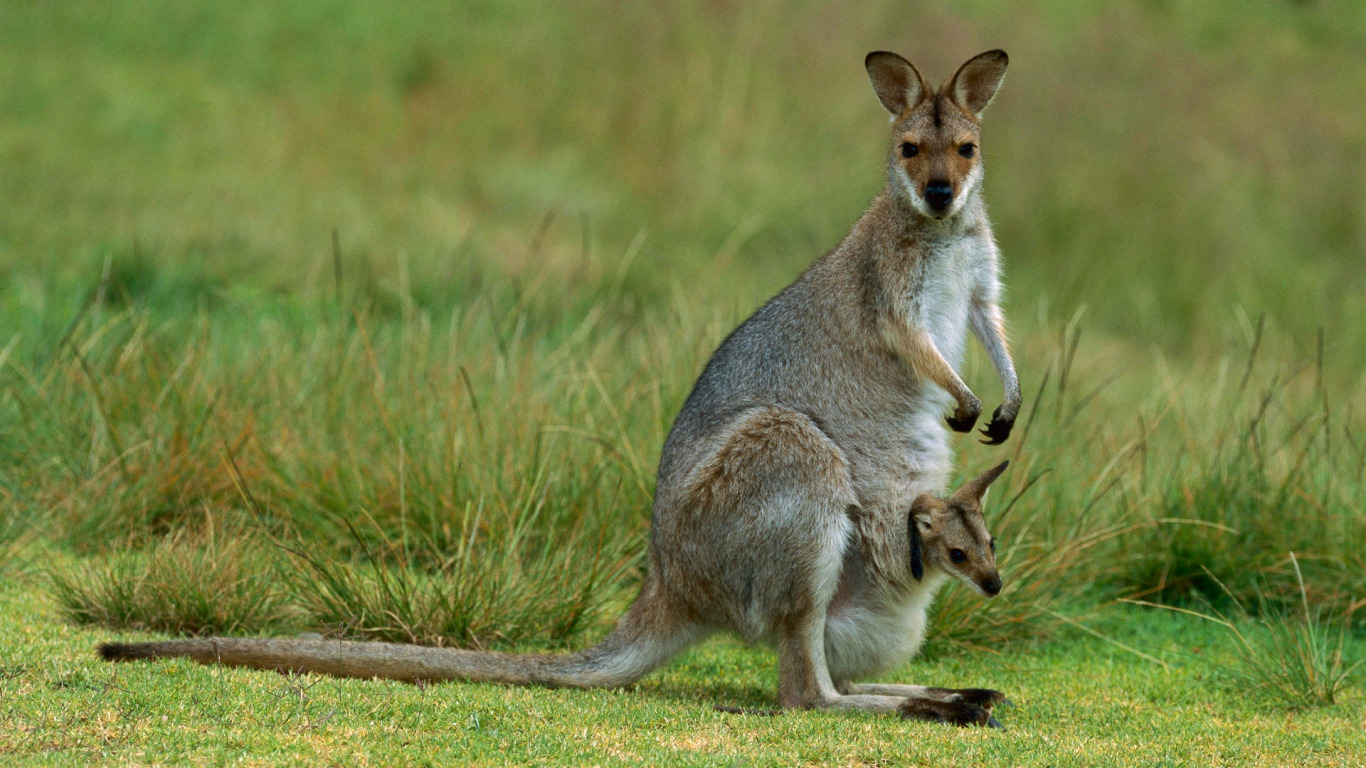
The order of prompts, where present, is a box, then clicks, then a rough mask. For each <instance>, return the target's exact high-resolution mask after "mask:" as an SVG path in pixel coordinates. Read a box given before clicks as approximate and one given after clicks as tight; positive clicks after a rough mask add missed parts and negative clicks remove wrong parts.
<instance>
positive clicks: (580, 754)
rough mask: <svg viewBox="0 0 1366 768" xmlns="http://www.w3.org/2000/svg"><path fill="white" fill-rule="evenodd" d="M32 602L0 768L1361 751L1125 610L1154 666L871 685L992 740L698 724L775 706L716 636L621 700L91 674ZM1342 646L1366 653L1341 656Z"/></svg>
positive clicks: (1115, 659)
mask: <svg viewBox="0 0 1366 768" xmlns="http://www.w3.org/2000/svg"><path fill="white" fill-rule="evenodd" d="M42 595H43V593H42V591H41V590H33V589H24V588H22V587H19V586H16V585H14V584H12V583H11V584H7V585H5V586H4V587H0V610H2V611H3V612H4V615H5V616H6V617H7V621H6V622H5V623H3V624H0V694H3V695H0V723H4V726H5V727H4V728H2V729H0V759H5V760H9V761H17V762H20V763H28V762H32V763H41V764H45V765H90V764H101V765H102V764H127V763H136V764H156V763H181V762H196V763H211V764H212V763H219V762H224V761H231V760H238V759H245V760H246V761H247V762H248V763H252V764H278V763H284V762H293V763H319V762H345V763H348V764H352V765H411V764H414V763H417V764H423V763H424V761H426V762H427V763H430V764H433V765H437V764H450V763H459V764H464V763H470V762H473V763H478V764H483V765H521V764H526V763H528V762H533V761H549V762H554V763H566V764H574V763H593V764H599V765H617V764H639V763H641V762H648V763H654V764H669V765H714V764H733V763H745V764H783V765H792V764H811V765H830V764H838V765H846V764H878V765H918V764H924V763H931V764H934V765H950V766H952V765H963V766H968V765H994V764H1009V765H1021V766H1026V765H1040V766H1042V765H1053V766H1088V767H1089V766H1110V765H1136V764H1137V765H1159V764H1164V765H1172V766H1221V765H1227V766H1283V765H1322V766H1351V765H1356V764H1358V761H1359V760H1360V756H1361V754H1362V753H1363V750H1366V735H1364V734H1363V731H1362V730H1361V728H1360V727H1359V725H1360V721H1361V719H1362V718H1363V717H1366V698H1363V695H1362V691H1361V689H1360V688H1356V689H1353V690H1351V691H1349V692H1348V693H1347V694H1346V695H1344V696H1342V697H1340V699H1339V701H1338V703H1337V704H1336V705H1335V706H1333V707H1330V708H1324V709H1313V710H1307V711H1303V712H1298V713H1292V714H1290V715H1286V714H1285V713H1284V712H1281V711H1279V710H1277V709H1275V708H1272V707H1268V706H1266V705H1265V704H1264V703H1262V702H1260V701H1259V700H1258V699H1257V698H1255V697H1248V696H1245V695H1243V694H1242V693H1240V692H1239V691H1236V690H1229V689H1228V688H1226V687H1223V686H1220V685H1216V684H1213V683H1212V682H1211V680H1209V679H1207V678H1205V677H1204V673H1205V671H1206V668H1205V666H1204V665H1203V663H1201V662H1199V661H1198V660H1197V659H1196V655H1201V654H1208V653H1217V652H1221V651H1222V650H1224V649H1225V648H1226V638H1225V637H1224V636H1223V635H1222V634H1221V633H1220V632H1218V631H1217V630H1216V629H1213V628H1212V627H1211V625H1209V624H1207V623H1206V622H1203V621H1199V620H1196V619H1191V618H1186V617H1180V616H1174V615H1170V614H1166V613H1163V612H1158V611H1152V610H1146V609H1139V608H1114V609H1110V610H1108V611H1106V612H1105V613H1104V614H1102V616H1103V618H1102V619H1100V620H1099V623H1098V624H1097V626H1100V627H1101V628H1103V629H1104V630H1106V632H1107V633H1108V634H1109V635H1111V636H1112V637H1113V639H1114V641H1117V642H1123V643H1125V644H1127V645H1131V646H1136V647H1137V648H1138V649H1141V650H1142V651H1143V652H1144V653H1147V654H1149V655H1151V656H1153V657H1154V658H1155V659H1156V661H1149V660H1147V659H1145V658H1142V657H1140V656H1138V655H1135V654H1134V653H1131V652H1128V651H1125V650H1122V649H1119V648H1117V647H1116V646H1115V645H1113V644H1112V643H1111V642H1105V641H1102V640H1098V639H1095V638H1092V637H1090V636H1087V635H1084V634H1080V633H1064V634H1063V635H1062V636H1060V637H1059V638H1058V639H1057V640H1055V641H1052V642H1047V643H1041V644H1017V645H1013V646H1010V647H1009V648H1007V649H1004V650H1002V651H1000V652H982V653H977V654H955V655H952V656H940V657H937V658H935V659H934V660H932V661H917V662H914V663H912V664H910V665H909V666H907V667H906V668H905V669H903V670H900V671H898V672H897V673H896V674H894V675H890V676H889V679H893V680H901V681H914V682H923V683H931V684H945V685H959V686H975V685H991V686H993V687H997V688H1000V689H1002V690H1005V691H1007V692H1008V693H1009V694H1010V696H1011V698H1012V699H1013V701H1014V703H1015V706H1014V707H1011V708H1008V709H1005V710H1004V711H1003V713H1002V719H1003V720H1004V722H1005V724H1006V730H1005V731H992V730H971V731H964V730H959V729H954V728H949V727H945V726H938V725H931V724H923V723H906V722H901V721H898V720H896V719H894V718H888V717H873V716H860V715H839V714H832V713H815V712H792V713H787V714H784V715H781V716H779V717H755V716H737V715H728V714H723V713H719V712H716V711H713V710H712V705H714V704H726V705H730V706H746V707H770V706H772V703H773V700H774V697H775V696H776V694H775V685H776V682H775V675H776V672H775V663H774V659H773V656H772V654H771V653H768V652H765V651H760V650H756V649H751V648H746V647H744V646H742V645H739V644H737V643H735V642H733V641H718V642H711V643H708V644H706V645H704V646H701V647H699V648H697V649H695V650H693V651H690V652H688V653H686V654H684V655H683V656H682V657H680V659H679V660H678V661H677V662H676V663H675V664H673V665H672V666H670V667H669V668H667V669H665V670H663V671H661V672H657V673H655V674H653V675H651V676H649V677H647V678H646V679H645V680H643V681H642V682H641V683H639V684H637V685H636V686H634V687H633V688H632V689H629V690H622V691H545V690H538V689H515V688H504V687H500V686H492V685H467V684H443V685H436V686H430V687H427V688H418V687H415V686H409V685H403V684H396V683H389V682H380V681H355V680H346V681H342V680H333V679H325V678H318V677H302V678H298V677H293V678H291V677H285V676H281V675H278V674H275V673H264V672H251V671H241V670H227V669H213V668H208V667H202V666H196V665H194V664H191V663H188V662H174V663H157V664H123V665H109V664H106V663H104V662H101V661H98V660H97V659H96V656H95V654H94V652H93V647H94V644H95V643H96V642H98V641H101V640H107V639H110V638H111V637H114V636H116V637H121V638H122V637H131V636H132V635H129V634H126V633H114V634H113V635H111V633H109V632H107V631H100V630H95V631H92V630H88V629H80V630H78V629H73V628H72V627H71V626H70V625H68V624H66V623H64V622H62V621H61V620H60V617H59V614H57V613H56V612H55V610H54V608H55V607H54V606H53V605H52V604H51V603H50V601H48V600H46V599H44V598H43V596H42ZM1349 651H1352V652H1355V653H1358V654H1360V653H1362V652H1363V651H1366V643H1363V642H1362V641H1361V640H1359V639H1358V640H1353V641H1351V644H1350V646H1349Z"/></svg>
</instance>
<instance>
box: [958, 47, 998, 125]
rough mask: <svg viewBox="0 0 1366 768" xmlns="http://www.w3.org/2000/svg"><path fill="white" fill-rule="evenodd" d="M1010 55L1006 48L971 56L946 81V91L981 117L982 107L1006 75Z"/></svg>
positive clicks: (961, 105) (975, 115)
mask: <svg viewBox="0 0 1366 768" xmlns="http://www.w3.org/2000/svg"><path fill="white" fill-rule="evenodd" d="M1009 63H1010V57H1009V56H1007V55H1006V52H1005V51H1002V50H995V51H987V52H986V53H979V54H977V55H976V56H973V57H972V58H970V59H968V60H967V62H966V63H964V64H963V66H961V67H959V68H958V71H957V72H955V73H954V75H953V77H951V78H949V81H948V82H947V83H945V84H944V95H945V96H948V97H949V98H950V99H952V100H953V103H954V104H957V105H958V106H960V107H962V108H963V109H965V110H967V111H968V112H969V113H971V114H972V116H973V117H976V118H981V117H982V111H983V110H985V109H986V108H987V105H988V104H990V103H991V99H992V97H993V96H995V95H996V90H997V89H998V88H1000V87H1001V81H1002V80H1004V79H1005V76H1006V65H1007V64H1009Z"/></svg>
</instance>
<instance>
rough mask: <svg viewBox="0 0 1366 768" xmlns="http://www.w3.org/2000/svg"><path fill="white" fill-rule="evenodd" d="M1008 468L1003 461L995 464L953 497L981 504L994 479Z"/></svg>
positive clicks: (1006, 462)
mask: <svg viewBox="0 0 1366 768" xmlns="http://www.w3.org/2000/svg"><path fill="white" fill-rule="evenodd" d="M1008 466H1010V462H1009V461H1003V462H1001V463H1000V464H997V465H996V466H994V467H992V468H991V469H988V470H987V471H985V472H983V473H982V474H980V475H978V476H977V477H974V478H973V479H971V480H969V481H968V482H967V483H965V484H964V485H963V487H962V488H959V489H958V491H957V492H956V493H954V494H953V495H954V496H957V497H959V498H960V499H961V498H969V499H972V500H973V501H976V502H978V503H981V501H982V497H984V496H986V494H987V489H988V488H990V487H991V484H992V483H994V482H996V478H998V477H1000V476H1001V473H1002V472H1004V471H1006V467H1008Z"/></svg>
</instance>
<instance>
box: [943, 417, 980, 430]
mask: <svg viewBox="0 0 1366 768" xmlns="http://www.w3.org/2000/svg"><path fill="white" fill-rule="evenodd" d="M944 421H947V422H948V423H949V429H952V430H953V431H954V432H971V431H972V427H973V425H975V424H976V423H977V414H975V413H974V414H973V415H972V417H971V418H967V419H955V418H954V417H952V416H945V417H944Z"/></svg>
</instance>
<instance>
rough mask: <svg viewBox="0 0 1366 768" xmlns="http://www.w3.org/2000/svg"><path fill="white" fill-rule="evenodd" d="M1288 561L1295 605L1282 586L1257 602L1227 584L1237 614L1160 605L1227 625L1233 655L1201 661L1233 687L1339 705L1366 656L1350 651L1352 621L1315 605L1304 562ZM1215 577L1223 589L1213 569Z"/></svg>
mask: <svg viewBox="0 0 1366 768" xmlns="http://www.w3.org/2000/svg"><path fill="white" fill-rule="evenodd" d="M1288 560H1289V561H1290V564H1291V566H1292V570H1293V572H1294V575H1295V585H1294V587H1293V589H1294V591H1295V592H1296V594H1297V596H1298V605H1295V606H1293V607H1289V608H1287V607H1286V606H1284V605H1283V604H1282V601H1281V599H1280V591H1279V590H1277V591H1275V592H1267V591H1263V590H1262V589H1260V588H1258V589H1255V590H1254V592H1255V596H1256V601H1257V604H1256V605H1255V606H1251V605H1246V604H1244V602H1243V601H1242V600H1240V599H1239V598H1238V596H1237V595H1235V594H1234V593H1233V592H1232V591H1231V590H1227V589H1225V596H1226V597H1227V598H1228V600H1229V602H1231V603H1232V610H1231V611H1222V610H1219V609H1215V608H1210V609H1209V611H1208V612H1205V611H1200V610H1191V609H1183V608H1172V607H1170V606H1158V607H1166V608H1168V609H1169V610H1176V611H1179V612H1181V613H1185V614H1188V615H1192V616H1197V617H1199V618H1201V619H1204V620H1206V621H1210V622H1213V623H1214V624H1217V625H1218V626H1220V627H1222V628H1223V629H1224V630H1225V634H1226V637H1227V639H1228V641H1229V652H1228V655H1227V656H1222V657H1221V656H1219V655H1218V654H1217V653H1207V654H1205V655H1204V656H1203V657H1201V658H1202V659H1203V663H1205V664H1207V665H1208V666H1209V667H1210V668H1211V669H1212V670H1213V671H1214V672H1215V674H1216V675H1217V677H1218V679H1219V680H1221V681H1222V683H1223V684H1224V685H1226V686H1227V687H1229V688H1231V689H1233V690H1235V691H1237V692H1239V693H1241V694H1251V695H1255V696H1259V697H1262V698H1264V699H1265V700H1267V701H1268V702H1271V703H1273V704H1276V705H1279V706H1282V707H1286V708H1290V709H1304V708H1309V707H1315V706H1327V705H1331V704H1332V703H1333V702H1334V701H1335V700H1336V699H1337V697H1338V696H1339V695H1340V694H1341V693H1342V692H1343V691H1345V690H1346V689H1347V688H1348V687H1350V686H1351V685H1353V684H1355V682H1356V681H1355V679H1354V675H1355V674H1356V673H1357V671H1358V670H1359V669H1360V668H1361V667H1362V664H1363V663H1366V659H1363V658H1353V657H1351V656H1350V655H1349V650H1348V649H1349V648H1350V647H1351V646H1349V644H1348V642H1347V641H1348V638H1349V636H1350V634H1351V624H1350V621H1348V619H1347V618H1346V617H1342V616H1340V615H1334V613H1333V612H1332V611H1331V610H1329V609H1328V608H1326V607H1324V606H1319V607H1317V608H1311V607H1310V604H1309V590H1308V589H1307V587H1306V586H1305V580H1304V574H1303V573H1302V572H1301V570H1300V564H1299V560H1298V558H1296V556H1295V553H1293V552H1292V553H1290V555H1289V557H1288ZM1209 578H1210V579H1211V580H1212V581H1214V582H1215V583H1216V584H1219V586H1221V587H1222V586H1223V585H1222V584H1220V583H1219V581H1218V579H1217V577H1215V576H1214V575H1213V574H1209ZM1139 602H1140V604H1144V605H1154V604H1153V603H1146V602H1142V601H1139Z"/></svg>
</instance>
